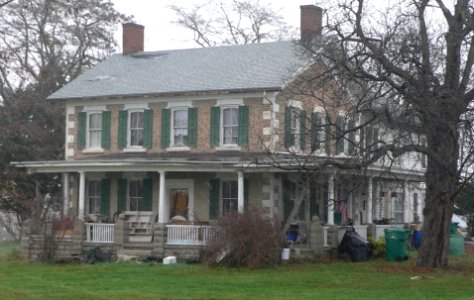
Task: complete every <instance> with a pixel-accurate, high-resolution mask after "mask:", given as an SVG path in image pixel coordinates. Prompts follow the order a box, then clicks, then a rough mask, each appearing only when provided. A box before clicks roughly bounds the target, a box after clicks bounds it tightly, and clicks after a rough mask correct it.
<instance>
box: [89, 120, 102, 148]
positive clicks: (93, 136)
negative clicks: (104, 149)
mask: <svg viewBox="0 0 474 300" xmlns="http://www.w3.org/2000/svg"><path fill="white" fill-rule="evenodd" d="M88 124H89V128H88V132H89V133H88V139H89V142H88V146H89V148H100V147H101V146H102V113H91V114H89V123H88Z"/></svg>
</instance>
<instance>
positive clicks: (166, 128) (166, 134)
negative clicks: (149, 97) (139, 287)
mask: <svg viewBox="0 0 474 300" xmlns="http://www.w3.org/2000/svg"><path fill="white" fill-rule="evenodd" d="M170 122H171V110H170V109H169V108H164V109H162V110H161V148H163V149H165V148H168V147H169V146H170V134H171V129H170Z"/></svg>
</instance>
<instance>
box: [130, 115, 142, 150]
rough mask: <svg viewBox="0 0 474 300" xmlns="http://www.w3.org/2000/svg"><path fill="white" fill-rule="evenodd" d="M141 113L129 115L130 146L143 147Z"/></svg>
mask: <svg viewBox="0 0 474 300" xmlns="http://www.w3.org/2000/svg"><path fill="white" fill-rule="evenodd" d="M143 115H144V114H143V112H132V113H130V127H129V128H130V146H132V147H133V146H143V130H144V121H143Z"/></svg>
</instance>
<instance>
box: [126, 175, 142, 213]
mask: <svg viewBox="0 0 474 300" xmlns="http://www.w3.org/2000/svg"><path fill="white" fill-rule="evenodd" d="M129 198H130V210H131V211H142V210H145V209H144V186H143V181H141V180H133V181H130V184H129Z"/></svg>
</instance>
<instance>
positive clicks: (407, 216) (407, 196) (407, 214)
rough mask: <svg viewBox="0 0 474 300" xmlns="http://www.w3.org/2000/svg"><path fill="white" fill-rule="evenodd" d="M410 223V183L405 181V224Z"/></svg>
mask: <svg viewBox="0 0 474 300" xmlns="http://www.w3.org/2000/svg"><path fill="white" fill-rule="evenodd" d="M409 222H410V194H409V192H408V181H406V180H405V181H403V223H409Z"/></svg>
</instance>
